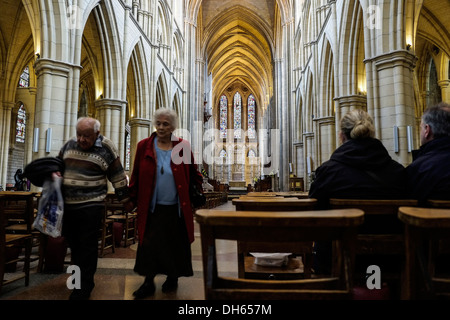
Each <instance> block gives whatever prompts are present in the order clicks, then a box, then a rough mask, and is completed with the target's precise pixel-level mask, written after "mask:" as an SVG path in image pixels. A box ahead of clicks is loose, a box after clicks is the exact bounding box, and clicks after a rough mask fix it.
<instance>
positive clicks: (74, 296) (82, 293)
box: [69, 289, 91, 300]
mask: <svg viewBox="0 0 450 320" xmlns="http://www.w3.org/2000/svg"><path fill="white" fill-rule="evenodd" d="M90 296H91V291H90V290H81V289H74V290H73V291H72V293H71V294H70V297H69V300H89V298H90Z"/></svg>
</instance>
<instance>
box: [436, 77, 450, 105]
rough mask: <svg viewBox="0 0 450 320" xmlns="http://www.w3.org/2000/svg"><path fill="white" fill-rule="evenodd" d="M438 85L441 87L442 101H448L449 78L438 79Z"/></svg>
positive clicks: (449, 97)
mask: <svg viewBox="0 0 450 320" xmlns="http://www.w3.org/2000/svg"><path fill="white" fill-rule="evenodd" d="M438 85H439V87H441V96H442V101H444V102H447V103H450V86H449V85H450V79H446V80H440V81H438Z"/></svg>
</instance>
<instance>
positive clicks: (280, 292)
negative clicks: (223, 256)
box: [195, 209, 364, 300]
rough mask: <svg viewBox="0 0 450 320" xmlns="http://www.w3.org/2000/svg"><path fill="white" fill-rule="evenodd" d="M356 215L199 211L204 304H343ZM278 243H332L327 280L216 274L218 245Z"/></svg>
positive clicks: (351, 211)
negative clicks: (313, 301)
mask: <svg viewBox="0 0 450 320" xmlns="http://www.w3.org/2000/svg"><path fill="white" fill-rule="evenodd" d="M363 219H364V212H363V211H361V210H358V209H349V210H326V211H301V212H298V211H297V212H294V211H293V212H283V211H277V212H268V211H222V210H198V211H197V212H196V214H195V220H196V221H197V222H198V223H199V225H200V235H201V243H202V262H203V277H204V290H205V298H206V299H207V300H211V299H228V300H246V299H250V300H264V299H269V300H287V299H289V300H291V299H294V300H298V299H343V298H350V297H351V290H352V264H353V252H354V243H355V238H356V228H357V227H358V225H360V224H361V223H362V222H363ZM217 239H225V240H234V241H242V242H261V243H267V242H268V241H269V242H272V243H282V242H286V243H287V242H304V241H305V242H307V241H314V240H333V241H335V242H336V243H337V245H336V246H335V247H336V248H337V251H336V252H335V257H336V264H334V268H333V272H332V274H331V276H330V277H327V278H325V277H324V278H319V279H299V280H254V279H242V278H230V277H222V276H219V274H218V262H217V256H216V240H217Z"/></svg>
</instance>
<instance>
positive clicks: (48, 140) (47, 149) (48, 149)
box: [45, 128, 52, 152]
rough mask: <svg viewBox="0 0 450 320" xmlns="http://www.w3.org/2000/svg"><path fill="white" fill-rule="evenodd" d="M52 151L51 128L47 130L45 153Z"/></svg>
mask: <svg viewBox="0 0 450 320" xmlns="http://www.w3.org/2000/svg"><path fill="white" fill-rule="evenodd" d="M50 151H52V128H48V129H47V140H46V141H45V152H50Z"/></svg>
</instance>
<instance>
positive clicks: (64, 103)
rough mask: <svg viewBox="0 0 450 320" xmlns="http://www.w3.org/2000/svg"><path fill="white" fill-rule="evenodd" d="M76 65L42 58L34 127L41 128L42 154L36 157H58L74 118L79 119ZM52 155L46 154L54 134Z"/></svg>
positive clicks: (39, 65)
mask: <svg viewBox="0 0 450 320" xmlns="http://www.w3.org/2000/svg"><path fill="white" fill-rule="evenodd" d="M75 68H77V67H76V66H74V65H72V64H69V63H64V62H60V61H53V60H49V59H43V58H40V59H38V60H36V62H35V66H34V69H35V72H36V76H37V85H36V87H37V92H36V113H35V121H34V127H35V128H39V139H38V151H37V152H36V153H34V152H33V158H42V157H47V156H49V155H57V154H58V153H59V150H60V148H61V147H62V145H63V144H64V143H65V142H66V140H67V139H68V138H69V135H68V132H69V131H70V130H68V128H69V127H71V123H70V122H71V119H72V118H76V114H77V110H73V109H74V108H73V106H72V99H69V94H72V93H71V92H70V91H71V88H70V83H71V81H72V80H73V79H72V74H73V72H72V71H73V69H75ZM71 96H72V97H75V96H76V97H77V95H75V94H73V95H71ZM50 128H51V129H52V130H51V141H50V146H49V147H50V152H46V140H47V135H49V134H50V131H49V129H50Z"/></svg>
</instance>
